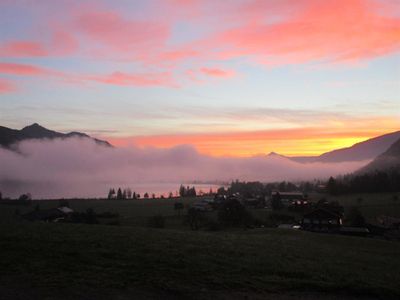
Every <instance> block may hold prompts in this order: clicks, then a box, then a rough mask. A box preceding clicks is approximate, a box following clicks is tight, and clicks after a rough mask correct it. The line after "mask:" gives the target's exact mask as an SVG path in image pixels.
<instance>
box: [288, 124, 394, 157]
mask: <svg viewBox="0 0 400 300" xmlns="http://www.w3.org/2000/svg"><path fill="white" fill-rule="evenodd" d="M398 139H400V131H396V132H392V133H388V134H385V135H381V136H378V137H374V138H371V139H369V140H366V141H364V142H360V143H357V144H354V145H353V146H351V147H348V148H342V149H337V150H333V151H330V152H326V153H324V154H321V155H319V156H297V157H288V158H289V159H291V160H293V161H297V162H301V163H309V162H326V163H328V162H331V163H332V162H346V161H361V160H368V159H374V158H376V157H377V156H378V155H380V154H382V153H383V152H385V151H386V150H387V149H388V148H389V147H390V146H391V145H392V144H393V143H394V142H396V141H397V140H398Z"/></svg>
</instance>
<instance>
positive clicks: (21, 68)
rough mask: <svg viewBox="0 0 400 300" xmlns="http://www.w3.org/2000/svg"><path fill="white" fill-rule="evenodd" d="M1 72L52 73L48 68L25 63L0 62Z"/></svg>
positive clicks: (16, 73) (19, 73)
mask: <svg viewBox="0 0 400 300" xmlns="http://www.w3.org/2000/svg"><path fill="white" fill-rule="evenodd" d="M0 73H2V74H10V75H28V76H36V75H46V74H50V73H52V71H49V70H47V69H44V68H41V67H36V66H32V65H25V64H15V63H0Z"/></svg>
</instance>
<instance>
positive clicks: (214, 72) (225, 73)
mask: <svg viewBox="0 0 400 300" xmlns="http://www.w3.org/2000/svg"><path fill="white" fill-rule="evenodd" d="M200 72H202V73H203V74H205V75H208V76H212V77H220V78H228V77H232V76H234V75H235V72H234V71H230V70H222V69H218V68H201V69H200Z"/></svg>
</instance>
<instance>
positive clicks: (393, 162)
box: [356, 139, 400, 174]
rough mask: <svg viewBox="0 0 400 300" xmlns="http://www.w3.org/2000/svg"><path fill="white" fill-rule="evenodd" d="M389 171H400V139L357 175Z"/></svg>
mask: <svg viewBox="0 0 400 300" xmlns="http://www.w3.org/2000/svg"><path fill="white" fill-rule="evenodd" d="M389 170H400V139H398V140H397V141H396V142H395V143H394V144H393V145H391V146H390V147H389V149H387V150H386V151H385V152H384V153H382V154H381V155H379V156H378V157H376V158H375V159H374V160H373V161H372V162H370V163H369V164H368V165H366V166H365V167H363V168H361V169H360V170H358V171H357V172H356V174H362V173H370V172H376V171H382V172H385V171H389Z"/></svg>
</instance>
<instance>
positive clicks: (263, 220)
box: [0, 188, 400, 240]
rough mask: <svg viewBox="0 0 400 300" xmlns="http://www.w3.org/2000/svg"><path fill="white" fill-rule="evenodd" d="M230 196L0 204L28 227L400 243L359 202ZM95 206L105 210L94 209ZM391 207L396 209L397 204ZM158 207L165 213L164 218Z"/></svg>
mask: <svg viewBox="0 0 400 300" xmlns="http://www.w3.org/2000/svg"><path fill="white" fill-rule="evenodd" d="M230 190H231V189H226V190H225V189H223V188H222V189H220V190H219V193H218V192H217V193H214V194H206V195H201V196H196V195H194V196H193V195H192V194H189V195H186V196H185V197H170V198H163V197H162V198H155V197H154V198H151V199H148V198H144V199H138V198H132V199H131V200H126V199H125V200H116V199H111V200H110V199H108V200H94V201H90V200H77V199H72V200H59V201H51V202H49V201H32V200H28V201H27V200H25V201H21V200H19V202H18V200H9V201H8V202H7V201H6V200H3V201H2V202H0V203H2V204H7V203H8V204H9V205H12V204H14V205H15V204H16V203H21V204H23V205H19V207H18V208H17V209H16V210H15V213H14V214H15V215H16V216H17V218H18V219H19V220H25V221H36V222H57V223H86V224H107V225H121V224H122V225H126V224H127V225H131V224H130V223H129V221H128V220H130V219H141V220H142V222H134V225H135V226H137V225H140V226H150V227H157V228H164V227H167V228H168V227H169V225H168V223H173V224H174V228H185V227H186V226H188V227H190V228H191V229H193V230H206V231H210V230H211V231H216V230H218V231H219V230H230V228H244V229H246V230H250V229H259V228H278V229H286V230H304V231H309V232H315V233H328V234H341V235H354V236H363V237H373V238H386V239H391V240H400V234H399V229H400V218H397V217H395V216H391V215H387V214H384V213H382V214H376V215H373V216H368V217H365V216H363V214H362V212H361V211H362V203H361V202H362V201H361V200H360V198H358V200H357V203H356V204H358V206H357V205H354V206H347V207H345V206H344V205H342V204H340V203H339V202H338V201H337V200H330V201H329V200H327V198H326V197H322V196H321V194H318V195H315V194H307V193H303V192H299V191H295V192H287V191H279V190H272V191H271V192H270V193H269V194H267V195H262V194H259V195H257V194H249V193H247V195H244V193H240V192H235V193H230V192H228V191H230ZM322 195H323V194H322ZM394 199H395V198H394ZM96 201H97V204H99V203H102V204H106V205H105V206H103V207H102V206H101V205H100V206H99V205H97V206H99V207H96ZM33 203H35V204H33ZM43 204H46V205H47V206H50V207H46V206H43ZM48 204H50V205H48ZM82 204H84V205H82ZM89 204H90V205H89ZM121 204H123V206H124V207H125V206H130V208H129V210H120V211H119V210H118V206H119V205H121ZM392 205H397V203H396V202H395V201H393V203H392ZM143 207H146V208H145V210H144V212H145V213H144V215H140V214H141V213H140V210H141V209H143ZM160 207H162V208H163V212H162V213H160ZM138 208H139V209H138ZM360 208H361V209H360Z"/></svg>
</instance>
